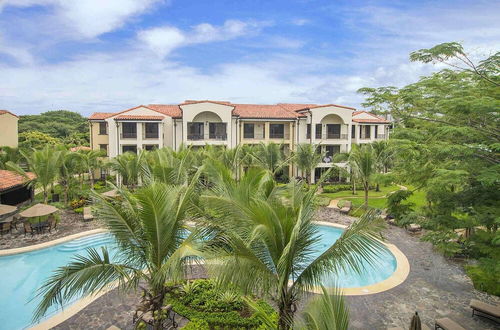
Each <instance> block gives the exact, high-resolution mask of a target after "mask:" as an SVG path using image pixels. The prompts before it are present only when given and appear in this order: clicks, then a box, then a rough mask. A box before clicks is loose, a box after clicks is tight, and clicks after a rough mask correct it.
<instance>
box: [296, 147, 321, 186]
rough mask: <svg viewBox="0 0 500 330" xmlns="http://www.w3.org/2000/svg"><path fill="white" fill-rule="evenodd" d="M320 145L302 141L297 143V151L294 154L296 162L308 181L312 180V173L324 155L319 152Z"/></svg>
mask: <svg viewBox="0 0 500 330" xmlns="http://www.w3.org/2000/svg"><path fill="white" fill-rule="evenodd" d="M318 148H319V146H314V145H312V144H309V143H301V144H299V145H297V151H296V152H295V155H294V158H293V160H294V162H295V164H297V167H298V169H299V170H301V171H302V173H304V174H305V176H306V181H307V183H310V181H311V174H312V172H313V171H314V169H315V168H316V166H318V164H319V163H320V162H321V159H322V158H323V155H322V154H321V153H320V152H318Z"/></svg>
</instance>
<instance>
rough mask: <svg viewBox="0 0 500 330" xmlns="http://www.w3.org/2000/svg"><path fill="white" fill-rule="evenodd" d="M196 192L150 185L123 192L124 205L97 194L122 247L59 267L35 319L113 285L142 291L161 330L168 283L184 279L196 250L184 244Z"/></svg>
mask: <svg viewBox="0 0 500 330" xmlns="http://www.w3.org/2000/svg"><path fill="white" fill-rule="evenodd" d="M193 189H194V186H186V185H184V186H169V185H166V184H163V183H152V184H150V185H149V186H147V187H145V188H141V189H139V190H138V191H137V192H135V193H133V194H131V193H129V192H126V191H120V192H119V193H120V194H121V196H122V198H123V202H122V203H116V202H110V201H108V200H106V199H105V198H103V197H101V196H100V195H99V194H94V198H97V199H98V201H99V202H98V203H96V204H95V206H94V207H95V209H96V213H97V216H98V218H99V219H101V220H102V221H103V222H104V224H105V226H106V228H107V229H108V230H109V232H110V233H111V234H112V235H113V237H114V238H115V240H116V241H117V243H118V249H117V250H116V251H115V255H114V257H111V256H110V251H108V250H107V248H106V247H102V249H101V251H100V252H99V251H97V250H96V249H93V248H91V249H88V255H86V256H83V255H78V256H76V257H74V258H73V259H72V260H71V262H70V263H69V264H68V265H66V266H63V267H59V268H58V269H57V270H55V271H54V272H53V275H52V276H51V277H50V278H49V279H48V280H47V281H46V282H45V283H44V285H43V286H42V287H41V288H40V289H39V291H38V295H39V296H41V297H42V300H41V302H40V304H39V305H38V307H37V309H36V311H35V314H34V319H35V320H39V319H40V318H41V317H43V315H44V314H45V313H46V312H47V310H48V309H49V308H50V306H52V305H55V304H61V305H62V304H64V303H66V302H68V301H71V299H73V298H75V297H77V296H79V295H89V294H95V293H97V292H99V291H100V290H102V289H104V288H105V287H107V286H109V285H110V284H111V283H113V282H118V283H119V289H121V290H125V291H127V290H137V289H139V288H142V289H143V290H144V293H145V295H144V297H145V298H144V299H145V304H146V307H147V311H151V312H152V315H154V318H155V323H154V329H163V327H162V325H163V321H164V320H163V319H162V313H161V307H162V306H163V304H164V300H165V296H166V294H167V292H166V287H165V283H166V282H167V281H179V280H181V279H183V278H184V265H185V264H186V262H189V261H191V260H192V259H191V257H192V256H193V251H195V249H194V248H195V245H194V240H193V236H192V235H191V236H188V237H187V238H186V232H187V231H188V230H189V227H188V225H187V223H186V220H187V218H188V214H187V211H188V209H189V208H190V205H191V199H192V197H193Z"/></svg>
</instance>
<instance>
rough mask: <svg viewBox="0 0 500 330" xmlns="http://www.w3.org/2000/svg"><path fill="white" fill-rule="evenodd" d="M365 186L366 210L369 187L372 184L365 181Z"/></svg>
mask: <svg viewBox="0 0 500 330" xmlns="http://www.w3.org/2000/svg"><path fill="white" fill-rule="evenodd" d="M363 186H364V188H365V210H366V209H368V188H370V186H369V185H368V182H365V183H364V185H363Z"/></svg>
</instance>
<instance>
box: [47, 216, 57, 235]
mask: <svg viewBox="0 0 500 330" xmlns="http://www.w3.org/2000/svg"><path fill="white" fill-rule="evenodd" d="M56 226H57V219H56V217H55V216H54V215H53V214H51V215H49V218H48V219H47V228H49V233H50V232H51V231H52V229H54V230H55V229H56Z"/></svg>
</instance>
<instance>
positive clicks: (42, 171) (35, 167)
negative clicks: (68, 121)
mask: <svg viewBox="0 0 500 330" xmlns="http://www.w3.org/2000/svg"><path fill="white" fill-rule="evenodd" d="M19 152H20V153H21V155H22V156H23V158H24V159H25V160H26V163H27V166H28V171H29V172H33V173H34V174H35V175H36V179H35V181H34V182H35V185H37V186H39V187H41V188H42V191H43V202H44V203H47V202H48V195H49V193H48V192H49V186H52V185H53V184H54V182H55V181H56V180H57V178H58V177H59V168H60V166H61V159H62V157H61V156H62V151H61V150H56V149H54V148H53V147H52V146H49V145H47V146H45V147H44V148H43V149H41V150H35V149H32V151H31V152H27V151H25V150H20V151H19ZM7 168H8V169H10V170H13V171H15V172H17V173H19V174H21V175H22V176H24V177H26V178H29V177H28V175H27V173H26V171H25V170H24V169H22V168H21V167H20V166H19V165H17V164H15V163H13V162H11V161H9V162H7Z"/></svg>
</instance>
